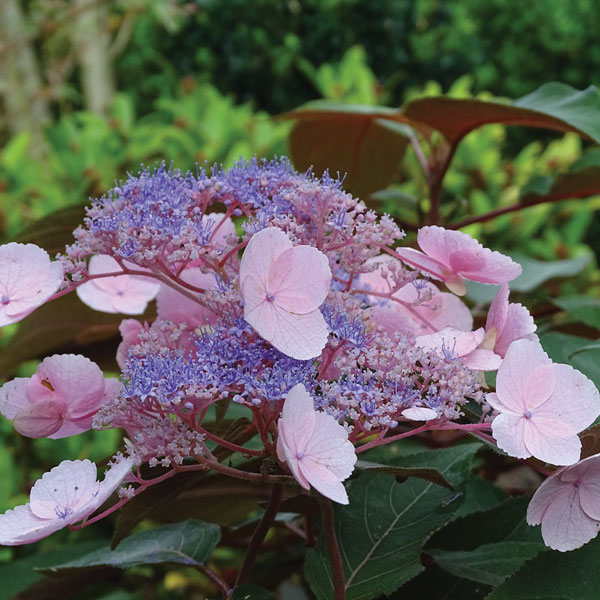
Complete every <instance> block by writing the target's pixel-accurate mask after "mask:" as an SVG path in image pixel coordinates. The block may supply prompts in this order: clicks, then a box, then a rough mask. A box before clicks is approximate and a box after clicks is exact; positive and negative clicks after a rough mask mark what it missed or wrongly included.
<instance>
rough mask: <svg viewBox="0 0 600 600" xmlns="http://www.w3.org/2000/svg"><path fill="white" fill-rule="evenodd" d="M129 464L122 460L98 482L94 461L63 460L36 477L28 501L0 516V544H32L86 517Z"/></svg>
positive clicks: (123, 473) (107, 494) (109, 493)
mask: <svg viewBox="0 0 600 600" xmlns="http://www.w3.org/2000/svg"><path fill="white" fill-rule="evenodd" d="M132 466H133V461H132V460H131V459H129V458H127V459H122V460H120V461H119V462H117V464H115V465H114V466H112V467H111V468H110V469H109V470H108V471H107V472H106V474H105V476H104V480H103V481H101V482H99V481H98V480H97V473H96V465H95V464H94V463H92V462H90V461H89V460H64V461H63V462H61V463H60V464H59V465H58V466H57V467H54V468H53V469H52V470H51V471H49V472H48V473H45V474H44V475H43V476H42V478H41V479H38V481H37V482H36V483H35V485H34V486H33V488H32V489H31V494H30V497H29V503H28V504H22V505H20V506H17V507H15V508H14V509H12V510H9V511H7V512H6V513H4V514H2V515H0V545H3V546H18V545H21V544H31V543H32V542H36V541H37V540H41V539H42V538H44V537H46V536H48V535H50V534H51V533H54V532H55V531H58V530H59V529H62V528H63V527H66V526H67V525H72V524H73V523H77V522H78V521H81V520H82V519H85V518H86V517H88V516H89V515H91V514H92V513H94V512H95V511H96V510H98V508H100V507H101V506H102V505H103V504H104V503H105V502H106V500H108V498H109V497H110V496H111V494H112V493H113V492H114V491H115V490H116V489H117V488H118V487H119V486H120V485H121V483H122V482H123V480H124V479H125V477H126V476H127V475H128V474H129V472H130V471H131V467H132Z"/></svg>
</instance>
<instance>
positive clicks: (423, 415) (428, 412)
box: [401, 406, 438, 421]
mask: <svg viewBox="0 0 600 600" xmlns="http://www.w3.org/2000/svg"><path fill="white" fill-rule="evenodd" d="M401 414H402V416H403V417H404V418H405V419H408V420H410V421H432V420H433V419H437V418H438V414H437V412H436V411H435V410H433V408H427V407H426V406H413V407H411V408H406V409H404V410H403V411H402V413H401Z"/></svg>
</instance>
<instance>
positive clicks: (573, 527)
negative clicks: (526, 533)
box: [542, 485, 600, 552]
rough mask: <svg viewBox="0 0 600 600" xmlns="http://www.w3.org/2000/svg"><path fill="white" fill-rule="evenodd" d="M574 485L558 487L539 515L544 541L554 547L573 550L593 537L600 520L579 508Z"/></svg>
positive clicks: (562, 550) (563, 550) (561, 549)
mask: <svg viewBox="0 0 600 600" xmlns="http://www.w3.org/2000/svg"><path fill="white" fill-rule="evenodd" d="M577 493H578V490H577V488H576V487H575V486H574V485H571V486H564V487H561V488H560V489H558V490H557V491H556V494H555V495H554V497H553V499H552V500H551V501H550V502H549V504H548V507H547V508H546V511H545V513H544V516H543V518H542V537H543V538H544V543H545V544H546V545H547V546H549V547H550V548H552V549H554V550H560V551H561V552H566V551H568V550H575V549H576V548H579V547H580V546H583V544H585V543H587V542H589V541H590V540H591V539H593V538H594V537H596V535H597V534H598V530H599V529H600V521H596V520H595V519H590V518H589V517H588V516H587V515H586V514H585V513H584V512H583V510H581V507H580V505H579V502H578V499H577Z"/></svg>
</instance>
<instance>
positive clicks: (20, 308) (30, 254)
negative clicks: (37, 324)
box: [0, 242, 63, 327]
mask: <svg viewBox="0 0 600 600" xmlns="http://www.w3.org/2000/svg"><path fill="white" fill-rule="evenodd" d="M62 281H63V267H62V265H61V264H60V263H59V262H52V261H51V260H50V257H49V256H48V253H47V252H46V251H45V250H42V248H40V247H38V246H36V245H35V244H18V243H16V242H11V243H10V244H4V245H2V246H0V327H4V326H5V325H10V324H11V323H16V322H17V321H20V320H21V319H23V318H25V317H26V316H27V315H28V314H30V313H31V312H32V311H34V310H35V309H36V308H37V307H38V306H41V305H42V304H44V302H46V300H48V298H50V296H52V294H54V293H55V292H56V291H57V290H58V288H59V287H60V285H61V283H62Z"/></svg>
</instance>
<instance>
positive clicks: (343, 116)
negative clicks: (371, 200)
mask: <svg viewBox="0 0 600 600" xmlns="http://www.w3.org/2000/svg"><path fill="white" fill-rule="evenodd" d="M382 117H383V118H382ZM282 118H285V119H294V120H295V121H296V123H295V125H294V127H293V128H292V131H291V133H290V137H289V147H290V156H291V157H292V160H293V161H294V165H295V166H296V167H297V168H298V169H300V170H304V169H308V168H309V167H311V166H312V167H313V168H314V170H315V172H316V173H317V174H319V175H320V174H321V173H322V172H323V171H325V170H326V169H328V170H329V172H330V173H331V174H336V173H338V172H339V173H340V174H341V175H343V174H346V178H345V179H344V188H345V189H347V190H348V191H350V192H351V193H353V194H355V195H356V196H358V197H363V198H364V197H366V196H368V195H369V194H370V193H372V192H375V191H377V190H381V189H383V188H386V187H387V186H388V184H389V183H390V181H391V180H392V178H393V176H394V174H395V173H396V171H397V169H398V166H399V164H400V162H401V161H402V158H403V156H404V152H405V151H406V147H407V145H408V139H407V137H406V133H407V132H406V130H405V129H402V128H399V127H398V125H399V124H401V123H406V122H408V120H407V119H406V117H404V116H403V115H402V114H401V113H400V111H398V110H394V109H390V108H381V107H373V106H361V105H354V104H347V105H344V104H337V103H328V102H319V103H312V104H310V105H307V106H306V107H302V108H299V109H297V110H294V111H292V112H289V113H286V114H285V115H282Z"/></svg>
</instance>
